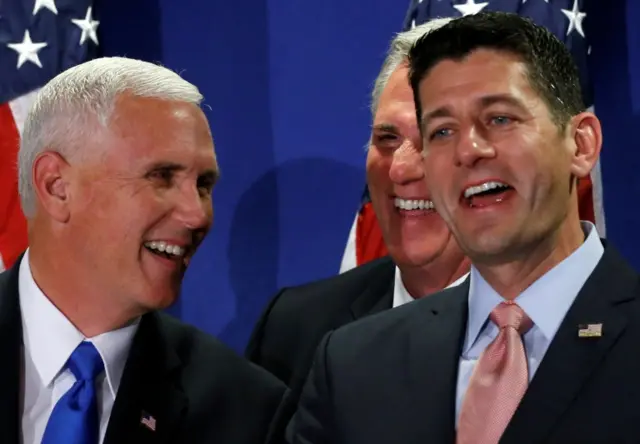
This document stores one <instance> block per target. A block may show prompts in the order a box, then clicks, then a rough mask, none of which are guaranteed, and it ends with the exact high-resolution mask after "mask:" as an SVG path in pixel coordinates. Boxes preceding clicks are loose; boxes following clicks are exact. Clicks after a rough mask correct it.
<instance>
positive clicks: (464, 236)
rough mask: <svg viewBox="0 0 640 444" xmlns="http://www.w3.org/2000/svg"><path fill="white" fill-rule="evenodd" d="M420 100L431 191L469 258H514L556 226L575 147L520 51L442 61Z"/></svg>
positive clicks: (567, 196) (562, 215)
mask: <svg viewBox="0 0 640 444" xmlns="http://www.w3.org/2000/svg"><path fill="white" fill-rule="evenodd" d="M419 98H420V103H421V105H422V129H423V138H424V145H425V171H426V178H427V182H428V184H429V189H430V190H431V193H432V198H433V200H434V201H435V204H436V208H437V209H438V211H439V212H440V214H441V215H442V217H443V218H444V219H445V220H446V221H447V223H448V225H449V226H450V227H451V230H452V231H453V232H454V234H455V236H456V238H457V239H458V241H459V243H460V246H461V247H462V249H463V250H464V251H465V252H466V253H467V254H468V255H469V256H470V257H471V258H472V260H478V259H481V258H487V257H496V255H499V256H500V257H509V256H511V255H512V254H516V252H518V251H521V250H522V248H523V247H525V246H527V245H533V244H536V243H538V242H540V240H541V239H543V238H545V237H548V236H549V235H550V233H553V232H557V231H558V230H559V228H560V226H561V224H562V223H563V221H564V220H565V219H566V216H567V212H568V211H569V209H570V208H571V202H572V201H571V199H573V201H575V196H574V195H573V194H572V193H573V189H574V186H573V185H572V181H573V176H572V173H573V174H575V173H576V172H577V171H575V169H572V166H573V165H572V160H573V155H574V152H575V151H576V145H575V143H574V140H573V136H572V135H571V131H570V130H567V131H564V132H560V130H559V128H558V126H556V125H555V124H554V122H553V121H552V119H551V116H550V113H549V110H548V108H547V106H546V105H545V103H544V101H543V100H542V99H541V98H540V97H539V95H538V94H536V92H535V91H534V90H533V89H532V87H531V85H530V82H529V80H528V78H527V76H526V70H525V65H524V63H522V62H521V60H520V59H519V58H518V57H516V56H515V55H511V54H509V53H505V52H497V51H494V50H488V49H479V50H476V51H474V52H472V53H471V54H469V55H468V56H467V57H465V58H464V59H462V60H460V61H454V60H450V59H447V60H443V61H441V62H439V63H438V64H436V65H435V66H434V67H433V68H432V69H431V71H430V72H429V73H428V75H427V76H426V77H425V78H424V79H423V80H422V81H421V82H420V85H419ZM569 126H570V125H569ZM587 173H588V172H587Z"/></svg>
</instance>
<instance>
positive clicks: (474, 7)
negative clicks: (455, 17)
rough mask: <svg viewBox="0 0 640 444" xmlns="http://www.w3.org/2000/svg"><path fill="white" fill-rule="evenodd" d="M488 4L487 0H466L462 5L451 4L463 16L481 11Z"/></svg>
mask: <svg viewBox="0 0 640 444" xmlns="http://www.w3.org/2000/svg"><path fill="white" fill-rule="evenodd" d="M488 4H489V2H484V3H476V2H475V0H467V3H465V4H464V5H453V7H454V8H456V9H457V10H458V11H460V14H462V15H463V16H465V15H472V14H477V13H478V12H480V11H482V10H483V9H484V7H485V6H487V5H488Z"/></svg>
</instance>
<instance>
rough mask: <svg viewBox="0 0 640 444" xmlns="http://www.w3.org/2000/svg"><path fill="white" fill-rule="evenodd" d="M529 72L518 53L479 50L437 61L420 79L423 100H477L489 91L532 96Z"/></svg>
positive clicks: (490, 92)
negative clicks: (457, 58) (455, 58)
mask: <svg viewBox="0 0 640 444" xmlns="http://www.w3.org/2000/svg"><path fill="white" fill-rule="evenodd" d="M526 73H527V70H526V65H525V63H524V62H523V61H522V59H521V58H520V57H518V56H517V55H515V54H511V53H508V52H504V51H496V50H491V49H479V50H476V51H473V52H472V53H470V54H469V55H467V56H466V57H465V58H463V59H460V60H452V59H446V60H443V61H441V62H439V63H437V64H436V65H435V66H434V67H433V68H432V69H431V71H430V72H429V74H428V75H427V76H426V77H425V78H424V79H423V80H422V82H420V99H421V102H422V104H423V105H424V104H426V103H429V102H431V103H433V102H438V101H440V100H443V99H446V98H457V99H461V100H462V99H464V100H466V101H469V100H475V99H480V98H481V97H482V96H484V95H488V94H503V95H511V96H514V97H516V98H522V99H524V98H531V97H532V96H535V95H536V94H535V92H534V91H533V89H532V88H531V84H530V83H529V80H528V77H527V75H526ZM436 106H437V105H436Z"/></svg>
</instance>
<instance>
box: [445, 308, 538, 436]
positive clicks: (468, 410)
mask: <svg viewBox="0 0 640 444" xmlns="http://www.w3.org/2000/svg"><path fill="white" fill-rule="evenodd" d="M490 318H491V320H492V321H493V322H494V323H495V324H496V325H497V326H498V327H499V328H500V333H498V336H497V337H496V338H495V339H494V340H493V342H491V344H489V346H488V347H487V348H486V349H485V350H484V351H483V352H482V354H481V355H480V359H478V362H477V363H476V367H475V369H474V370H473V374H472V375H471V379H470V380H469V386H468V388H467V392H466V394H465V397H464V401H463V402H462V408H461V411H460V419H459V421H458V434H457V440H456V442H457V444H497V443H498V441H499V440H500V437H501V436H502V434H503V433H504V430H505V429H506V427H507V424H509V421H510V420H511V417H512V416H513V414H514V413H515V411H516V408H517V407H518V404H519V403H520V400H521V399H522V396H523V395H524V392H525V391H526V390H527V386H528V385H529V371H528V368H527V357H526V355H525V351H524V344H523V343H522V335H524V334H525V333H526V332H527V331H528V330H529V329H530V328H531V326H532V325H533V324H532V322H531V319H529V317H528V316H527V315H526V313H525V312H524V311H522V309H521V308H520V307H519V306H518V305H517V304H515V303H514V302H511V301H507V302H502V303H501V304H500V305H498V306H497V307H496V308H494V309H493V311H492V312H491V315H490Z"/></svg>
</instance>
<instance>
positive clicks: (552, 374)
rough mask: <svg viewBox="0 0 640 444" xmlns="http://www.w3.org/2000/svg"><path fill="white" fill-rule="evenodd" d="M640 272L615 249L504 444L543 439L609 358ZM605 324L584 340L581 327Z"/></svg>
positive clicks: (579, 302)
mask: <svg viewBox="0 0 640 444" xmlns="http://www.w3.org/2000/svg"><path fill="white" fill-rule="evenodd" d="M637 286H638V275H637V274H636V273H635V272H634V271H633V270H632V269H631V268H630V267H629V266H628V265H627V264H626V262H625V261H624V260H623V259H622V258H621V257H620V256H619V255H618V254H617V253H616V252H615V251H613V250H612V248H611V247H607V248H606V249H605V253H604V255H603V257H602V259H601V260H600V263H599V264H598V265H597V266H596V268H595V270H594V271H593V273H592V274H591V276H590V277H589V279H588V280H587V282H586V283H585V285H584V287H583V288H582V290H581V291H580V293H579V294H578V296H577V297H576V300H575V302H574V304H573V305H572V306H571V308H570V309H569V311H568V313H567V315H566V317H565V319H564V321H563V322H562V324H561V325H560V328H559V329H558V332H557V333H556V336H555V337H554V339H553V341H552V342H551V344H550V346H549V349H548V350H547V353H546V355H545V357H544V358H543V360H542V362H541V364H540V367H539V368H538V370H537V372H536V374H535V376H534V378H533V380H532V381H531V384H530V386H529V389H528V390H527V392H526V393H525V396H524V397H523V399H522V402H521V404H520V406H519V408H518V410H517V411H516V413H515V415H514V417H513V419H512V421H511V423H510V424H509V427H508V428H507V430H506V431H505V434H504V436H503V439H502V441H501V443H514V444H515V443H528V442H542V441H544V440H545V438H546V437H547V436H548V434H549V433H550V431H551V429H552V428H553V426H554V424H555V423H556V422H557V421H558V419H559V418H560V417H561V415H562V414H563V413H564V412H565V411H566V410H567V409H568V408H569V406H570V405H571V402H572V401H573V400H574V399H575V398H576V396H577V395H578V393H579V392H580V389H581V388H582V387H583V386H584V384H585V383H586V382H587V380H588V378H589V376H590V375H591V374H592V373H593V371H594V370H595V369H596V368H597V367H598V365H599V364H600V363H601V362H602V361H603V359H604V358H605V357H606V355H607V353H608V352H609V350H610V349H611V347H612V346H613V345H614V343H615V342H616V339H617V338H618V337H619V336H620V334H622V332H623V331H624V329H625V326H626V323H627V316H626V315H625V306H626V305H625V302H628V301H630V300H633V299H635V297H636V292H637ZM583 324H602V337H599V338H579V337H578V326H579V325H583Z"/></svg>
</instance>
